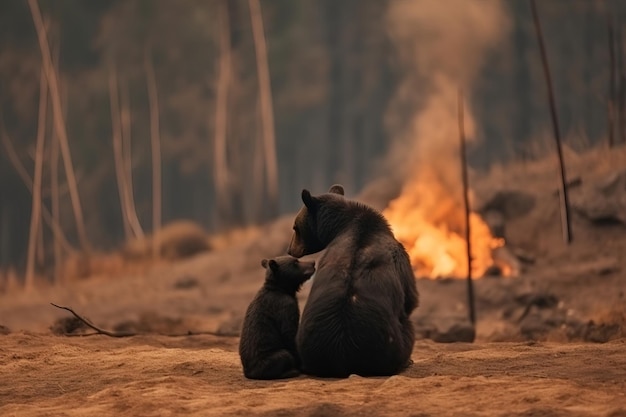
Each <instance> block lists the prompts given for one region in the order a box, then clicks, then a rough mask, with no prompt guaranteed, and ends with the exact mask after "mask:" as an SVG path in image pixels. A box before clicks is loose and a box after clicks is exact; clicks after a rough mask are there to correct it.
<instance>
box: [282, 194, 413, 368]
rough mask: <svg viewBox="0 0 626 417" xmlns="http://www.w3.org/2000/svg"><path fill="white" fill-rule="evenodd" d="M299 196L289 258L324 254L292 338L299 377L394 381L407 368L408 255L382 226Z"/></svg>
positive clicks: (379, 220)
mask: <svg viewBox="0 0 626 417" xmlns="http://www.w3.org/2000/svg"><path fill="white" fill-rule="evenodd" d="M343 193H344V192H343V187H342V186H340V185H334V186H332V187H331V189H330V191H329V192H328V193H326V194H322V195H319V196H312V195H311V193H310V192H309V191H307V190H302V201H303V202H304V207H302V209H301V210H300V212H299V213H298V215H297V216H296V219H295V222H294V226H293V228H294V234H293V237H292V240H291V243H290V245H289V249H288V251H287V252H288V253H289V254H290V255H292V256H295V257H301V256H304V255H308V254H311V253H315V252H318V251H320V250H322V249H326V252H325V253H324V255H322V257H321V258H320V259H319V260H318V262H317V265H316V270H317V272H316V275H315V279H314V280H313V285H312V286H311V293H310V295H309V298H308V300H307V303H306V305H305V307H304V310H303V311H302V320H301V322H300V328H299V330H298V335H297V337H296V344H297V347H298V353H299V355H300V360H301V361H302V364H301V369H302V371H303V372H304V373H307V374H310V375H316V376H322V377H347V376H348V375H350V374H358V375H362V376H373V375H394V374H397V373H399V372H401V371H402V370H403V369H404V368H406V366H408V364H409V363H410V360H411V359H410V357H411V352H412V350H413V344H414V342H415V336H414V331H413V325H412V323H411V321H410V320H409V316H410V314H411V312H412V311H413V310H414V309H415V308H416V307H417V305H418V292H417V287H416V285H415V276H414V274H413V270H412V268H411V264H410V261H409V257H408V255H407V253H406V250H405V249H404V247H403V246H402V244H401V243H400V242H398V241H397V240H396V239H395V237H394V235H393V233H392V231H391V228H390V227H389V224H388V223H387V221H386V220H385V218H384V217H383V216H382V215H381V214H380V213H379V212H377V211H376V210H374V209H373V208H371V207H369V206H366V205H364V204H361V203H358V202H355V201H351V200H348V199H346V198H344V197H343Z"/></svg>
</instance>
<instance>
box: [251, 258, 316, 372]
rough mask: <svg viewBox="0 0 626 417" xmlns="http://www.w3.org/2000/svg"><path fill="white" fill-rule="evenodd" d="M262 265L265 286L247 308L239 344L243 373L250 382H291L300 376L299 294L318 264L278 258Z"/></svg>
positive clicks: (266, 260) (263, 262) (264, 261)
mask: <svg viewBox="0 0 626 417" xmlns="http://www.w3.org/2000/svg"><path fill="white" fill-rule="evenodd" d="M261 265H262V266H263V268H265V269H266V270H267V271H266V275H265V283H264V284H263V287H261V289H260V290H259V292H258V293H257V295H256V297H255V298H254V300H252V302H251V303H250V305H249V306H248V309H247V311H246V315H245V318H244V321H243V328H242V330H241V338H240V341H239V356H240V358H241V364H242V365H243V373H244V375H245V376H246V378H249V379H280V378H292V377H295V376H298V375H299V374H300V369H299V368H300V360H299V357H298V352H297V350H296V342H295V340H296V333H297V332H298V322H299V321H300V310H299V308H298V300H297V298H296V293H297V292H298V291H299V290H300V287H301V286H302V284H303V283H304V282H305V281H307V280H308V279H309V278H311V276H312V275H313V273H314V272H315V262H304V261H300V260H298V259H297V258H294V257H292V256H279V257H276V258H273V259H269V260H268V259H263V261H262V262H261Z"/></svg>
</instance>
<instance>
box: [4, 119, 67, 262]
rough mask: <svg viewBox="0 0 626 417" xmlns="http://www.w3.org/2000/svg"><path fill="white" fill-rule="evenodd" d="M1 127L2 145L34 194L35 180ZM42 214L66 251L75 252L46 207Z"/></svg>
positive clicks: (42, 209)
mask: <svg viewBox="0 0 626 417" xmlns="http://www.w3.org/2000/svg"><path fill="white" fill-rule="evenodd" d="M1 126H2V135H1V136H2V143H3V144H4V147H5V149H6V150H7V156H8V157H9V160H10V161H11V163H12V164H13V167H14V168H15V171H16V172H17V173H18V175H19V176H20V178H21V179H22V181H23V182H24V185H26V188H28V191H30V192H31V194H32V192H33V179H32V178H31V177H30V175H29V174H28V172H27V171H26V168H24V165H22V162H21V161H20V158H19V157H18V156H17V153H16V152H15V148H14V147H13V144H12V143H11V138H10V137H9V134H8V133H7V131H6V130H5V129H4V124H2V125H1ZM41 214H42V215H43V220H44V221H45V222H46V224H47V225H48V227H50V229H52V232H53V233H54V234H55V236H57V238H58V239H59V242H60V243H61V244H62V245H63V246H64V247H65V249H66V250H67V251H68V252H74V249H73V248H72V245H71V244H70V243H69V242H68V240H67V238H66V237H65V235H64V234H63V230H62V229H61V227H60V226H59V223H58V222H56V221H55V220H54V219H53V218H52V215H51V214H50V212H49V211H48V209H47V208H46V206H41Z"/></svg>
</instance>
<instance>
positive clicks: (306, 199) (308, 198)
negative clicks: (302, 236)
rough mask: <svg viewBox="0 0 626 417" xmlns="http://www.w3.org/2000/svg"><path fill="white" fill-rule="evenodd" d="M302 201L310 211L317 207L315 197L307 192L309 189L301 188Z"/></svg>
mask: <svg viewBox="0 0 626 417" xmlns="http://www.w3.org/2000/svg"><path fill="white" fill-rule="evenodd" d="M302 202H303V203H304V205H305V206H306V208H308V209H309V210H311V211H315V209H317V204H318V201H317V198H315V197H313V196H312V195H311V193H310V192H309V190H306V189H304V190H302Z"/></svg>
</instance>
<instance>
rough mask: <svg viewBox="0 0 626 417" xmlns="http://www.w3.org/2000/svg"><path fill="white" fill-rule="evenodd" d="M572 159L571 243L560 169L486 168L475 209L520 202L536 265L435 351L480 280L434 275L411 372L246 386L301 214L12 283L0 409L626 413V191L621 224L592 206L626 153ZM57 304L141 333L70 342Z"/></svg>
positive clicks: (511, 218)
mask: <svg viewBox="0 0 626 417" xmlns="http://www.w3.org/2000/svg"><path fill="white" fill-rule="evenodd" d="M566 158H567V159H566V160H567V162H568V167H569V170H568V178H571V179H575V178H578V179H579V180H580V181H578V185H573V186H572V188H571V199H572V202H573V205H574V206H576V207H577V208H574V209H573V210H572V230H573V235H574V241H573V242H572V244H571V245H565V244H564V243H563V242H562V239H561V231H560V219H559V210H558V197H557V196H556V194H555V190H556V189H557V187H556V185H555V181H554V178H555V176H556V171H555V170H556V168H555V165H554V160H552V159H550V160H544V161H539V162H536V163H525V164H517V165H514V166H508V167H506V169H505V168H496V169H494V170H493V171H492V172H490V173H483V174H479V173H473V174H472V178H471V180H472V184H473V185H474V188H475V192H476V203H475V204H476V206H480V205H485V204H488V203H489V201H491V200H493V194H494V193H497V192H503V191H504V192H506V193H505V194H506V195H507V196H508V197H507V198H508V199H509V200H506V199H505V200H506V201H505V202H504V206H506V205H507V204H508V205H509V206H511V207H513V209H511V208H510V207H509V208H507V207H504V208H502V207H501V208H502V210H503V213H504V224H505V226H506V240H507V248H508V250H509V251H510V252H511V253H513V254H515V257H516V259H518V260H519V261H520V265H521V268H522V269H521V272H520V274H519V276H516V277H509V278H503V277H498V276H494V277H486V278H483V279H479V280H476V281H475V293H476V306H477V317H478V322H477V327H476V329H475V330H476V332H475V340H474V343H462V342H457V343H437V342H436V341H451V340H463V338H464V337H465V336H466V335H467V329H468V324H467V319H466V317H467V300H466V297H467V296H466V283H465V282H464V281H462V280H456V279H440V280H428V279H418V281H417V285H418V288H419V290H420V294H421V304H420V307H419V308H418V309H417V311H416V312H415V313H414V315H413V317H412V318H413V321H414V323H415V327H416V331H417V334H418V341H417V342H416V345H415V349H414V351H413V355H412V358H413V361H414V364H413V365H412V366H411V367H410V368H409V369H408V370H407V371H406V372H404V373H403V374H401V375H398V376H394V377H391V378H362V377H358V376H352V377H350V378H348V379H344V380H335V379H316V378H310V377H306V376H301V377H299V378H295V379H291V380H280V381H272V382H262V381H250V380H246V379H245V378H244V377H243V374H242V369H241V365H240V363H239V357H238V354H237V344H238V341H239V339H238V337H237V335H238V332H239V329H240V327H241V320H242V316H243V313H244V312H245V309H246V307H247V305H248V303H249V302H250V300H251V299H252V298H253V296H254V294H255V292H256V291H257V290H258V288H259V286H260V285H261V283H262V281H263V275H264V271H263V269H262V268H261V266H260V261H261V259H262V258H264V257H270V256H274V255H279V254H282V253H283V252H284V250H285V248H286V246H287V243H288V241H289V237H290V234H291V222H292V216H286V217H285V218H282V219H280V220H278V221H276V222H274V223H272V224H271V225H267V226H266V227H264V228H263V229H262V230H261V231H260V233H258V234H257V237H253V238H249V239H246V240H245V241H244V242H243V243H241V244H238V245H234V246H231V247H226V248H221V249H219V250H213V251H211V252H207V253H204V254H200V255H197V256H194V257H192V258H189V259H187V260H184V261H179V262H174V263H167V264H160V265H158V266H155V267H153V268H152V269H151V270H149V271H147V272H146V273H127V274H120V275H117V276H114V277H111V276H98V277H92V278H89V279H84V280H79V281H70V282H67V281H66V282H63V283H62V284H55V285H40V286H38V287H37V288H35V289H33V290H31V291H28V292H25V291H21V290H15V289H13V290H11V289H6V288H5V289H4V290H1V289H0V325H1V326H3V327H0V415H2V416H13V415H15V416H38V415H129V416H130V415H132V416H135V415H142V416H143V415H145V416H150V415H217V416H227V415H267V416H290V415H297V416H300V415H302V416H316V417H321V416H335V415H348V416H352V415H364V416H365V415H366V416H377V415H381V416H382V415H389V416H448V415H449V416H474V415H475V416H607V417H608V416H611V417H618V416H626V397H625V393H626V326H625V323H626V308H625V306H626V302H625V299H624V298H625V295H624V292H625V291H626V257H624V256H623V255H624V253H626V233H625V232H626V225H624V224H623V223H621V222H620V220H619V215H621V214H626V202H625V201H624V200H623V198H624V196H626V188H625V189H624V190H622V189H617V190H614V189H613V188H615V187H613V188H611V190H613V191H612V193H613V196H614V197H615V196H617V198H616V199H613V200H607V202H606V204H605V206H606V207H609V208H610V209H611V210H613V211H614V212H615V213H617V214H618V218H617V219H609V220H610V221H608V220H607V219H606V218H605V217H607V216H606V215H605V214H602V216H604V217H603V218H602V219H601V221H592V220H590V219H589V218H588V213H586V212H585V211H584V210H582V209H580V207H581V205H582V206H584V204H583V203H585V202H589V200H592V202H593V203H594V204H595V203H598V201H597V200H601V199H602V198H605V197H607V196H604V197H598V195H597V194H593V193H592V192H591V191H589V190H590V189H592V188H593V187H594V184H596V183H603V181H604V182H606V181H605V179H606V177H607V175H612V174H613V173H616V172H620V171H623V170H624V167H626V148H620V149H617V150H614V151H612V152H610V153H607V151H606V150H601V149H600V150H594V151H591V152H587V153H585V154H584V155H579V154H575V153H573V152H571V151H570V152H566ZM624 178H626V176H625V177H624ZM546 179H548V180H546ZM507 193H508V194H507ZM520 193H521V194H520ZM589 193H591V194H589ZM382 194H384V193H382ZM382 194H381V193H379V194H378V195H379V198H380V195H382ZM522 194H523V195H522ZM605 194H606V193H605ZM365 195H366V194H364V196H365ZM520 195H522V197H523V198H522V197H520ZM589 196H591V197H589ZM388 197H389V196H386V197H385V198H388ZM608 197H610V196H608ZM608 197H607V198H608ZM370 198H371V194H370ZM520 198H521V199H520ZM363 199H364V200H368V198H366V197H363ZM528 199H530V200H532V201H533V204H532V205H530V206H528V207H529V208H528V209H527V210H521V211H520V207H521V206H523V205H524V204H521V203H520V201H522V202H523V201H526V200H528ZM620 199H621V200H620ZM374 200H375V198H374ZM493 201H495V200H493ZM368 202H370V203H372V204H374V205H376V204H378V205H380V201H373V200H370V201H368ZM600 203H602V201H600ZM620 204H621V205H620ZM603 207H604V206H603ZM603 207H601V208H603ZM583 208H584V207H583ZM593 210H596V211H595V212H597V210H598V209H597V207H595V206H594V207H593ZM595 212H594V213H595ZM309 288H310V284H307V285H305V287H304V288H303V291H302V293H301V294H300V306H301V307H302V306H303V304H304V302H305V301H306V297H307V294H308V290H309ZM51 302H53V303H56V304H60V305H64V306H69V307H72V308H74V309H75V310H76V311H77V312H79V313H81V314H83V315H85V316H86V317H88V318H89V319H90V320H91V321H93V322H94V323H96V324H98V325H100V326H101V327H104V328H106V329H111V330H118V331H129V330H130V331H134V332H137V333H140V335H138V336H134V337H128V338H111V337H107V336H102V335H92V336H77V335H75V334H74V335H73V336H59V335H57V334H55V332H56V333H58V332H59V328H62V329H65V330H68V329H69V328H70V327H71V324H72V322H71V321H68V318H70V317H71V315H70V314H69V313H68V312H67V311H63V310H59V309H57V308H54V307H52V306H51V305H50V303H51ZM81 332H85V330H82V329H80V328H78V329H76V330H75V333H77V334H80V333H81ZM86 332H89V331H88V330H87V331H86ZM189 333H193V334H189ZM201 333H212V334H213V335H211V334H201Z"/></svg>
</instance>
